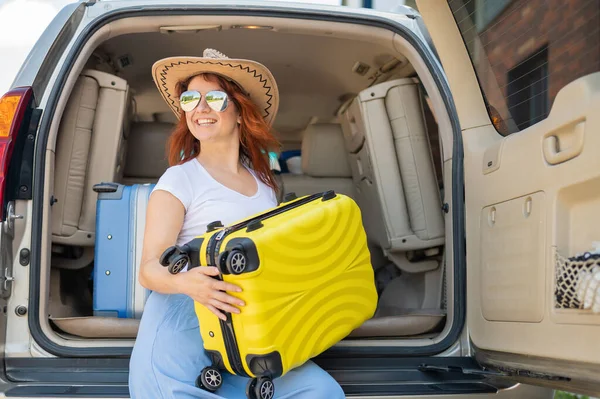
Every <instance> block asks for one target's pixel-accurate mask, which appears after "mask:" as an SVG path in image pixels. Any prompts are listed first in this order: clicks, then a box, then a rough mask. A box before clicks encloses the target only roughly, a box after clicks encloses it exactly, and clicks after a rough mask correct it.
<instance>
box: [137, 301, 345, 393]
mask: <svg viewBox="0 0 600 399" xmlns="http://www.w3.org/2000/svg"><path fill="white" fill-rule="evenodd" d="M210 364H211V362H210V359H209V357H208V356H207V355H206V352H205V351H204V347H203V344H202V336H201V335H200V330H199V326H198V319H197V317H196V313H195V311H194V302H193V300H192V299H191V298H189V297H188V296H186V295H163V294H158V293H156V292H153V293H152V294H150V297H149V298H148V300H147V302H146V305H145V307H144V314H143V317H142V320H141V322H140V328H139V332H138V336H137V339H136V342H135V346H134V348H133V353H132V355H131V361H130V364H129V392H130V395H131V398H132V399H154V398H157V399H158V398H161V399H175V398H176V399H190V398H228V399H235V398H242V399H246V393H245V391H246V383H247V382H248V378H246V377H240V376H236V375H231V374H229V373H227V372H226V371H224V370H222V371H221V372H222V374H223V384H222V385H221V387H220V388H219V389H218V390H217V392H215V393H214V394H213V393H210V392H208V391H205V390H203V389H200V388H197V387H196V386H195V381H196V378H197V377H198V375H199V374H200V371H202V369H203V368H204V367H206V366H209V365H210ZM273 383H274V384H275V398H278V399H284V398H294V399H304V398H306V399H308V398H310V399H321V398H322V399H338V398H340V399H341V398H345V395H344V392H343V391H342V388H341V387H340V386H339V384H338V383H337V382H336V381H335V380H334V379H333V378H332V377H331V376H330V375H329V374H327V373H326V372H325V371H324V370H323V369H321V368H320V367H318V366H317V365H316V364H315V363H313V362H311V361H308V362H306V363H305V364H304V365H302V366H301V367H298V368H296V369H293V370H291V371H289V372H288V373H286V374H285V375H284V376H282V377H280V378H276V379H275V380H274V381H273Z"/></svg>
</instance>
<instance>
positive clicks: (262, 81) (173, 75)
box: [152, 57, 279, 125]
mask: <svg viewBox="0 0 600 399" xmlns="http://www.w3.org/2000/svg"><path fill="white" fill-rule="evenodd" d="M201 73H214V74H217V75H221V76H223V77H225V78H228V79H230V80H233V81H234V82H235V83H236V84H237V85H238V86H240V87H241V88H242V89H243V90H244V91H245V92H246V94H247V95H248V96H249V97H250V100H251V101H253V102H254V103H255V104H256V105H257V106H258V109H259V110H260V111H261V113H262V116H263V118H264V119H265V122H266V123H267V124H268V125H272V124H273V119H274V118H275V115H277V110H278V108H279V91H278V88H277V83H276V82H275V79H274V78H273V75H272V74H271V72H270V71H269V70H268V69H267V68H266V67H265V66H264V65H262V64H260V63H258V62H255V61H250V60H242V59H231V58H226V59H214V58H204V57H169V58H164V59H162V60H159V61H157V62H156V63H154V65H153V66H152V77H153V79H154V83H155V84H156V86H157V87H158V91H159V92H160V94H161V95H162V97H163V99H164V100H165V101H166V103H167V104H168V105H169V108H171V110H172V111H173V112H174V113H175V115H176V116H177V118H179V117H180V112H181V110H180V108H179V98H178V96H177V91H176V87H177V83H178V82H180V81H183V80H186V79H188V78H190V77H191V76H194V75H198V74H201Z"/></svg>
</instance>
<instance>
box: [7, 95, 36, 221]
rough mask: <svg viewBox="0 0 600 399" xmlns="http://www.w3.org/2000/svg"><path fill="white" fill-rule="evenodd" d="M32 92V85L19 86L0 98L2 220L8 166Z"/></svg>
mask: <svg viewBox="0 0 600 399" xmlns="http://www.w3.org/2000/svg"><path fill="white" fill-rule="evenodd" d="M32 93H33V92H32V89H31V87H19V88H16V89H14V90H11V91H9V92H8V93H6V94H5V95H4V96H3V97H2V99H0V220H4V195H5V188H6V187H5V186H6V177H7V173H8V166H9V165H10V159H11V157H12V152H13V148H14V144H15V141H16V139H17V135H18V133H19V131H20V130H21V126H22V124H23V122H24V119H25V118H24V116H25V111H26V109H27V107H28V106H29V102H30V100H31V96H32Z"/></svg>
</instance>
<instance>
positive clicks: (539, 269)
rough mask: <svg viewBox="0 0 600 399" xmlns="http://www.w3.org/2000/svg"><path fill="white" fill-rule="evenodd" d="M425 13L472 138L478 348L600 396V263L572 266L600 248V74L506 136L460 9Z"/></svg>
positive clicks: (472, 301) (472, 274)
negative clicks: (475, 62) (475, 59)
mask: <svg viewBox="0 0 600 399" xmlns="http://www.w3.org/2000/svg"><path fill="white" fill-rule="evenodd" d="M417 5H418V7H419V12H420V13H421V14H422V15H423V18H424V21H425V25H426V26H427V28H428V29H429V33H430V34H431V37H432V39H433V42H434V44H435V46H436V50H437V52H438V54H439V56H440V59H441V61H442V64H443V66H444V69H445V72H446V75H447V78H448V81H449V85H450V87H451V90H452V94H453V97H454V101H455V104H456V107H457V113H458V117H459V120H460V124H461V129H462V136H463V146H464V147H463V148H464V170H465V205H466V224H465V225H466V247H467V265H466V267H467V302H468V304H467V324H468V327H469V330H470V337H471V340H472V342H473V344H474V346H475V347H476V350H479V351H481V350H485V351H488V353H486V355H485V356H483V357H481V359H483V360H484V361H485V362H486V363H488V364H490V365H491V364H493V365H495V366H497V367H499V368H504V369H505V370H513V371H516V370H529V371H531V372H532V374H536V375H538V376H542V375H544V372H547V375H550V374H552V375H555V376H557V377H558V378H556V379H554V382H553V380H552V379H551V378H550V379H549V378H546V379H545V380H544V381H543V384H545V385H551V386H553V385H552V384H555V385H556V386H558V385H559V381H560V386H561V387H562V388H565V387H572V388H573V389H574V390H575V389H579V390H580V391H581V390H584V391H586V390H587V391H586V392H590V387H592V386H596V388H595V389H598V388H597V387H598V385H594V384H592V383H591V382H590V381H591V380H594V379H595V383H596V384H597V383H598V382H600V380H598V378H600V377H598V373H599V370H600V367H599V364H600V345H598V336H599V333H600V309H599V310H598V311H596V312H595V311H594V310H593V305H594V304H595V303H596V302H594V301H597V302H599V305H598V306H600V290H598V294H597V295H596V291H594V289H595V288H596V285H595V284H596V283H595V282H596V281H597V280H595V279H596V278H597V279H598V281H600V275H598V276H596V274H599V273H600V261H597V262H596V263H595V264H594V262H592V261H588V262H587V263H585V262H581V261H580V262H573V261H568V260H567V259H569V258H571V257H574V256H575V255H577V254H581V253H584V252H586V251H593V250H594V248H595V245H597V244H595V242H598V241H600V212H599V211H598V210H599V209H600V156H599V155H598V150H599V149H600V112H599V111H600V72H595V71H594V70H593V69H590V70H589V73H587V74H584V75H583V76H581V77H579V78H577V79H575V80H574V81H571V82H570V83H567V84H565V85H564V86H563V87H562V88H560V90H558V92H557V94H556V96H555V98H554V101H553V103H552V104H551V107H550V108H549V113H548V115H547V117H545V118H544V119H541V120H539V121H537V122H536V123H533V124H531V125H530V126H528V127H525V128H522V129H520V131H518V132H516V133H514V134H510V135H502V134H499V133H498V129H499V128H500V127H501V124H500V123H497V122H498V121H494V120H493V117H490V115H489V114H488V112H487V110H488V108H486V101H485V100H484V96H483V95H482V91H483V90H482V88H481V87H480V83H481V80H480V79H481V76H480V75H477V74H476V72H475V71H476V70H475V68H474V67H473V64H472V63H471V59H470V58H469V53H468V51H467V48H466V44H468V41H467V38H465V37H464V35H463V36H461V31H460V30H459V29H458V26H457V23H456V20H455V18H454V16H453V14H452V11H451V9H450V7H449V6H448V4H446V2H430V1H417ZM493 23H500V22H497V20H495V21H494V22H493ZM463 34H464V32H463ZM484 70H486V67H485V65H484V66H481V65H480V66H479V68H477V71H478V73H481V71H484ZM563 83H564V82H563ZM504 89H505V90H507V89H506V88H504ZM487 93H489V92H487ZM490 109H491V107H490ZM492 115H493V114H492ZM598 249H600V248H598ZM595 266H597V267H598V269H594V267H595ZM594 273H596V274H594ZM586 292H587V294H588V296H587V298H586V297H585V293H586ZM594 295H595V296H594ZM586 299H587V301H586ZM586 307H587V308H586ZM499 359H502V360H501V361H499ZM511 359H512V360H511ZM517 359H518V360H517ZM534 359H541V360H540V361H536V360H534ZM543 359H546V360H543ZM548 359H551V361H548ZM551 364H553V365H554V366H553V367H550V365H551ZM560 364H563V365H568V364H570V365H577V367H575V366H573V367H572V368H570V367H556V366H558V365H560ZM574 370H578V372H579V374H578V375H573V374H572V373H571V372H572V371H574ZM581 370H586V371H587V374H586V373H581ZM583 374H586V375H585V376H583ZM561 375H562V376H564V377H565V378H566V379H567V380H568V379H569V378H571V379H572V381H571V382H568V381H567V380H565V379H561V378H560V377H561ZM582 376H583V377H582ZM578 377H582V378H584V379H585V378H587V379H588V380H587V382H585V381H583V382H582V381H578V382H576V380H577V379H578ZM538 382H539V381H538ZM540 383H542V382H540ZM577 384H579V385H577Z"/></svg>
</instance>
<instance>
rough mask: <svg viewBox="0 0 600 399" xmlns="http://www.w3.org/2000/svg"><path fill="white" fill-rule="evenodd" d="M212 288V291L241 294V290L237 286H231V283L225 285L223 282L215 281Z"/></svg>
mask: <svg viewBox="0 0 600 399" xmlns="http://www.w3.org/2000/svg"><path fill="white" fill-rule="evenodd" d="M212 287H213V289H215V290H218V291H229V292H242V289H241V288H240V287H238V286H237V285H235V284H231V283H226V282H225V281H218V280H215V282H214V283H213V285H212Z"/></svg>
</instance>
